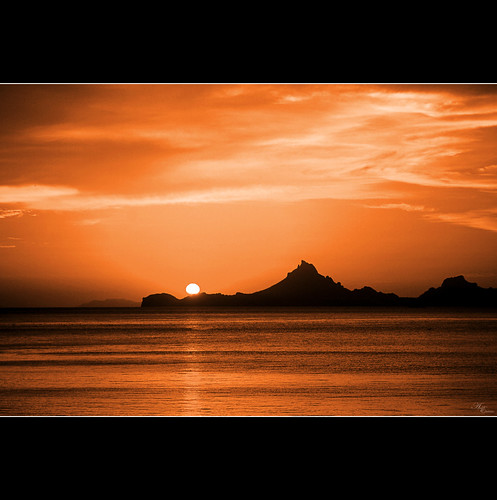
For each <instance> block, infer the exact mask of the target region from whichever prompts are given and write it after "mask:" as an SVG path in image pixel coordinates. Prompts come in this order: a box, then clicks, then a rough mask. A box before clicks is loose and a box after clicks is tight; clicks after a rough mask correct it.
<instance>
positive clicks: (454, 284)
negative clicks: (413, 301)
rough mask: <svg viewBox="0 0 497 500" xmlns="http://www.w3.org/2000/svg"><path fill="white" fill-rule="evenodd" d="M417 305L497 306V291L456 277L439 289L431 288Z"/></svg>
mask: <svg viewBox="0 0 497 500" xmlns="http://www.w3.org/2000/svg"><path fill="white" fill-rule="evenodd" d="M417 304H418V305H421V306H424V305H429V306H466V307H467V306H471V307H489V306H490V307H491V306H494V307H495V306H497V289H496V288H482V287H480V286H478V285H477V284H476V283H470V282H469V281H466V279H465V278H464V276H455V277H454V278H447V279H445V280H444V281H443V283H442V285H441V286H440V287H439V288H430V289H429V290H427V291H426V292H424V293H422V294H421V295H420V296H419V297H418V299H417Z"/></svg>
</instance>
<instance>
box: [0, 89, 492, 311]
mask: <svg viewBox="0 0 497 500" xmlns="http://www.w3.org/2000/svg"><path fill="white" fill-rule="evenodd" d="M496 144H497V85H456V84H450V85H430V84H428V85H387V84H380V85H369V84H358V85H353V84H340V85H335V84H319V85H303V84H295V85H283V84H274V85H266V84H264V85H263V84H248V85H241V84H229V85H217V84H203V85H198V84H192V85H188V84H186V85H177V84H164V85H155V84H149V85H138V84H132V85H104V84H82V85H76V84H74V85H62V84H61V85H43V84H39V85H10V84H9V85H7V84H5V85H0V306H39V305H41V306H45V305H47V306H50V305H53V306H58V305H61V306H66V305H67V306H70V305H78V304H80V303H82V302H85V301H88V300H92V299H105V298H114V297H119V298H127V299H131V300H137V301H140V300H141V298H142V297H143V296H146V295H148V294H150V293H157V292H168V293H172V294H174V295H176V296H177V297H183V296H185V295H186V292H185V286H186V285H187V284H188V283H190V282H196V283H198V284H199V285H200V287H201V289H202V290H203V291H206V292H208V293H214V292H222V293H235V292H237V291H243V292H252V291H255V290H258V289H262V288H265V287H267V286H269V285H271V284H273V283H275V282H276V281H279V280H281V279H282V278H284V277H285V276H286V273H287V272H288V271H290V270H292V269H294V268H295V267H296V266H297V265H298V264H299V263H300V260H301V259H304V260H306V261H308V262H311V263H313V264H314V265H315V266H316V267H317V269H318V271H319V272H320V273H321V274H324V275H329V276H331V277H332V278H333V279H334V280H335V281H340V282H341V283H342V284H343V285H344V286H346V287H347V288H350V289H353V288H356V287H362V286H363V285H370V286H373V287H374V288H376V289H377V290H381V291H384V292H395V293H397V294H399V295H410V296H415V295H419V294H420V293H421V292H423V291H424V290H425V289H427V288H428V287H430V286H439V285H440V283H441V281H442V280H443V279H444V278H446V277H448V276H454V275H459V274H464V276H465V277H466V278H467V279H468V280H470V281H476V282H478V283H479V284H480V285H481V286H494V287H497V258H496V255H497V196H496V194H497V149H496V147H495V146H496Z"/></svg>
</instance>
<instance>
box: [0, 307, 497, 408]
mask: <svg viewBox="0 0 497 500" xmlns="http://www.w3.org/2000/svg"><path fill="white" fill-rule="evenodd" d="M0 415H21V416H24V415H80V416H81V415H82V416H85V415H99V416H108V415H109V416H110V415H122V416H146V415H164V416H181V415H185V416H197V415H215V416H221V415H237V416H245V415H271V416H273V415H274V416H280V415H298V416H307V415H329V416H333V415H340V416H342V415H350V416H354V415H365V416H370V415H374V416H383V415H420V416H422V415H430V416H431V415H443V416H445V415H449V416H458V415H470V416H482V417H484V416H497V311H495V310H494V311H489V310H487V311H471V310H466V311H465V310H460V309H459V310H458V309H445V310H441V309H440V310H439V309H436V310H432V309H408V310H406V309H359V308H305V309H304V308H302V309H292V308H274V309H241V308H240V309H236V308H235V309H216V308H210V309H203V310H201V309H199V310H184V309H167V310H164V309H162V310H147V309H140V308H129V309H128V308H123V309H80V310H76V309H47V310H30V311H26V310H25V311H15V310H3V311H0Z"/></svg>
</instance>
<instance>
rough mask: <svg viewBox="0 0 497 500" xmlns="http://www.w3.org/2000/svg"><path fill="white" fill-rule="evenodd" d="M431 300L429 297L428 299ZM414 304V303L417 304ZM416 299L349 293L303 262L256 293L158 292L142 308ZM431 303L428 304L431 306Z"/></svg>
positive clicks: (362, 290)
mask: <svg viewBox="0 0 497 500" xmlns="http://www.w3.org/2000/svg"><path fill="white" fill-rule="evenodd" d="M428 299H429V297H428ZM413 301H414V302H413ZM415 301H416V299H411V298H402V297H399V296H398V295H396V294H394V293H383V292H378V291H376V290H374V289H373V288H371V287H369V286H365V287H363V288H360V289H354V290H349V289H347V288H345V287H344V286H343V285H342V284H341V283H340V282H338V283H336V282H335V281H333V279H332V278H330V277H329V276H323V275H321V274H319V273H318V271H317V269H316V268H315V267H314V266H313V265H312V264H309V263H308V262H306V261H304V260H302V261H301V263H300V264H299V265H298V266H297V268H296V269H294V270H293V271H291V272H289V273H288V274H287V276H286V277H285V278H284V279H282V280H281V281H279V282H278V283H276V284H274V285H272V286H270V287H269V288H266V289H264V290H260V291H257V292H254V293H241V292H238V293H236V294H235V295H224V294H221V293H215V294H208V293H205V292H202V293H199V294H197V295H191V296H187V297H184V298H183V299H178V298H176V297H174V296H173V295H171V294H169V293H156V294H152V295H148V296H147V297H144V298H143V299H142V307H162V306H401V305H416V302H415ZM428 303H429V300H428V301H427V302H426V305H428Z"/></svg>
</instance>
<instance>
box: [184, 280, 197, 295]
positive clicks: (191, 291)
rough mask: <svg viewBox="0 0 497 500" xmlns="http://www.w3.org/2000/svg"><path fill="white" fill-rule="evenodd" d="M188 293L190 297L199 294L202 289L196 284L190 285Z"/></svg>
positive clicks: (187, 288)
mask: <svg viewBox="0 0 497 500" xmlns="http://www.w3.org/2000/svg"><path fill="white" fill-rule="evenodd" d="M186 291H187V293H189V294H190V295H195V294H197V293H198V292H200V287H199V286H198V285H197V284H196V283H190V284H189V285H188V286H187V287H186Z"/></svg>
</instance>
